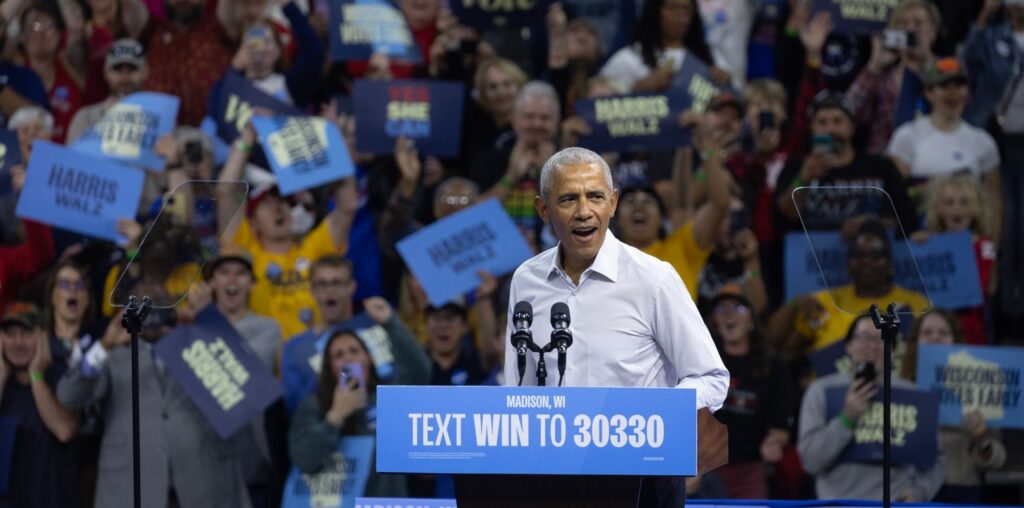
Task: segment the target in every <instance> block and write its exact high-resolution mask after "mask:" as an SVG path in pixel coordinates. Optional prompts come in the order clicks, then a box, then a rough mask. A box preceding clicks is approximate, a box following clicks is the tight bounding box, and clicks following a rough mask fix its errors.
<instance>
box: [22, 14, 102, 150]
mask: <svg viewBox="0 0 1024 508" xmlns="http://www.w3.org/2000/svg"><path fill="white" fill-rule="evenodd" d="M75 9H77V5H75ZM65 13H67V14H71V17H70V19H65V17H64V14H62V12H61V10H60V9H59V8H58V7H57V5H56V3H48V2H41V3H35V4H32V5H30V6H29V7H28V8H26V9H25V10H24V11H23V12H22V14H21V38H20V42H21V50H22V52H21V59H22V62H23V63H24V64H25V66H27V67H30V68H31V69H32V70H33V71H34V72H35V73H36V74H37V75H39V78H40V79H41V80H42V82H43V86H44V87H46V93H47V95H48V96H49V99H50V108H51V110H52V111H53V120H54V121H53V132H52V133H51V138H52V139H53V141H55V142H57V143H63V142H64V137H65V134H66V132H67V127H68V125H69V124H70V123H71V118H72V117H74V116H75V112H76V111H78V108H79V107H81V106H82V89H83V88H84V87H85V72H86V60H87V59H86V49H85V41H84V39H83V34H84V30H83V26H82V25H83V24H82V19H81V11H80V10H76V11H75V12H71V10H70V9H69V10H67V11H65ZM62 43H63V44H62Z"/></svg>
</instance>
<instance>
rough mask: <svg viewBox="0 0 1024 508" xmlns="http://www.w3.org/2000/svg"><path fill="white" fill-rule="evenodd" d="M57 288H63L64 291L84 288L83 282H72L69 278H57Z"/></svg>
mask: <svg viewBox="0 0 1024 508" xmlns="http://www.w3.org/2000/svg"><path fill="white" fill-rule="evenodd" d="M57 289H63V290H65V291H81V290H83V289H85V282H83V281H80V280H77V281H74V282H72V281H69V280H58V281H57Z"/></svg>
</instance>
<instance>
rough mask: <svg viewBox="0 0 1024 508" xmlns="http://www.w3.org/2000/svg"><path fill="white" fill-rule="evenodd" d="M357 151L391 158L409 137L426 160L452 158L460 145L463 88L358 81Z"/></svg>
mask: <svg viewBox="0 0 1024 508" xmlns="http://www.w3.org/2000/svg"><path fill="white" fill-rule="evenodd" d="M352 100H353V103H354V107H355V116H356V125H358V128H357V129H356V149H357V150H358V151H360V152H365V153H372V154H392V153H394V151H395V139H397V138H398V137H400V136H405V137H407V138H409V139H411V140H412V141H413V142H415V143H416V149H417V150H418V151H419V152H420V154H423V155H438V156H441V157H454V156H456V155H458V153H459V141H460V140H461V139H462V101H463V87H462V84H461V83H454V82H444V81H416V80H405V81H378V80H356V83H355V88H354V90H353V91H352Z"/></svg>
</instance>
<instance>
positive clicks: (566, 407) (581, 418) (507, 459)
mask: <svg viewBox="0 0 1024 508" xmlns="http://www.w3.org/2000/svg"><path fill="white" fill-rule="evenodd" d="M696 400H697V399H696V392H694V391H693V390H692V389H684V388H553V387H548V388H544V387H539V388H525V387H491V386H460V387H441V386H423V387H420V386H417V387H409V386H381V387H380V388H378V391H377V433H378V435H382V436H391V438H389V439H382V440H378V441H377V471H378V472H381V473H451V474H465V473H472V474H551V475H562V474H564V475H646V476H693V475H696V474H697V401H696Z"/></svg>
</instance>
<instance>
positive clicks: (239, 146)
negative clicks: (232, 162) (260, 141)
mask: <svg viewBox="0 0 1024 508" xmlns="http://www.w3.org/2000/svg"><path fill="white" fill-rule="evenodd" d="M235 150H238V151H239V152H245V153H249V152H250V151H252V145H250V144H249V143H246V142H245V141H242V140H241V139H238V140H235Z"/></svg>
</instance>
